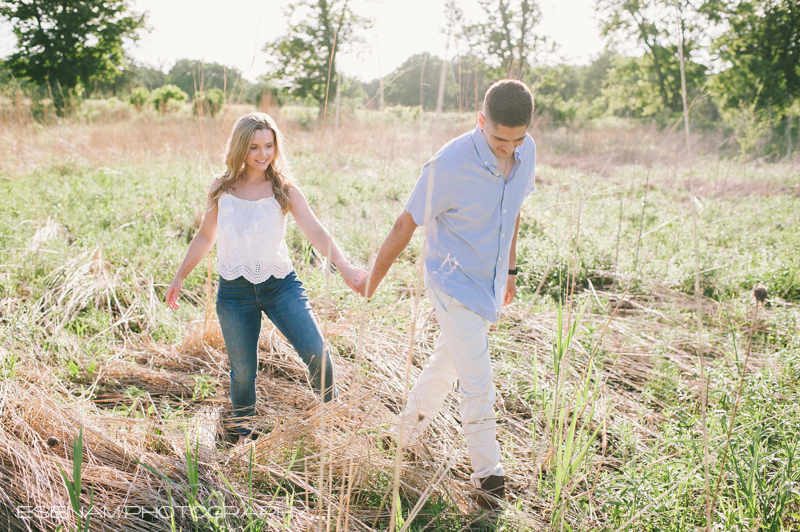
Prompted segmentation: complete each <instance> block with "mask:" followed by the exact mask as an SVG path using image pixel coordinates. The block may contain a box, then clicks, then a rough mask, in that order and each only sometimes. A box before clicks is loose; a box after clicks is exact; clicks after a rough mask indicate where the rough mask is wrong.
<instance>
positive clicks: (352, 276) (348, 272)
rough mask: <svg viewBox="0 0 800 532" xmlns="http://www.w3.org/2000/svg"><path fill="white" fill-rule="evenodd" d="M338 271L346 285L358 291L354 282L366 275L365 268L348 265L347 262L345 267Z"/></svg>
mask: <svg viewBox="0 0 800 532" xmlns="http://www.w3.org/2000/svg"><path fill="white" fill-rule="evenodd" d="M339 273H341V274H342V279H344V282H345V284H346V285H347V286H349V287H350V288H352V289H353V290H355V291H356V292H358V289H357V288H356V283H357V282H358V281H359V280H360V279H362V278H363V277H366V276H367V270H364V269H361V268H358V267H353V266H350V265H349V264H348V265H347V266H345V267H342V268H340V269H339Z"/></svg>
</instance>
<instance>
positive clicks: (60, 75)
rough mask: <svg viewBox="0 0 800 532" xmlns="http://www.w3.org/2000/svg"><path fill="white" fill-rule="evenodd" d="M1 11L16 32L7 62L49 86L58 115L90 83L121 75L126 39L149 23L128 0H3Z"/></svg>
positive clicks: (16, 71) (19, 72)
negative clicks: (131, 10) (15, 43)
mask: <svg viewBox="0 0 800 532" xmlns="http://www.w3.org/2000/svg"><path fill="white" fill-rule="evenodd" d="M0 16H2V17H4V18H7V19H9V20H10V21H11V22H12V23H13V25H14V34H15V35H16V37H17V48H18V51H17V52H15V53H13V54H12V55H11V57H9V59H8V60H7V64H8V67H9V68H10V70H11V71H12V73H14V75H16V76H19V77H27V78H29V79H31V80H32V81H34V82H35V83H37V84H39V85H40V86H43V87H45V88H47V89H49V90H50V91H51V93H52V95H53V101H54V104H55V106H56V109H57V110H58V112H59V113H60V114H63V112H64V110H65V106H66V105H67V104H68V102H69V101H70V100H71V99H72V98H73V97H74V96H77V95H80V93H81V92H82V88H83V87H85V86H88V85H89V83H91V82H93V81H95V80H97V81H100V82H109V81H112V80H113V79H114V78H115V77H116V76H118V75H119V67H120V66H121V65H122V64H123V62H124V51H123V49H122V44H123V41H125V40H126V39H127V40H136V39H137V38H138V36H137V32H138V31H139V30H141V29H142V28H144V23H145V15H143V14H137V13H133V12H130V1H129V0H80V1H78V0H36V1H26V0H0Z"/></svg>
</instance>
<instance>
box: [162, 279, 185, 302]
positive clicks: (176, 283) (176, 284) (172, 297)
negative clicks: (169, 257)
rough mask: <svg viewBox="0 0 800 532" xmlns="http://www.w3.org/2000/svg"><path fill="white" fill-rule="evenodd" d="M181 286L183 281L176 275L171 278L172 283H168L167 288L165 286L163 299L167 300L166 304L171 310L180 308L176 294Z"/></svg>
mask: <svg viewBox="0 0 800 532" xmlns="http://www.w3.org/2000/svg"><path fill="white" fill-rule="evenodd" d="M182 287H183V281H182V280H181V279H178V278H177V277H176V278H175V279H173V280H172V284H170V285H169V288H167V295H166V297H165V298H164V299H165V300H166V302H167V306H168V307H169V308H171V309H172V310H178V309H179V308H180V305H179V304H178V294H180V292H181V288H182Z"/></svg>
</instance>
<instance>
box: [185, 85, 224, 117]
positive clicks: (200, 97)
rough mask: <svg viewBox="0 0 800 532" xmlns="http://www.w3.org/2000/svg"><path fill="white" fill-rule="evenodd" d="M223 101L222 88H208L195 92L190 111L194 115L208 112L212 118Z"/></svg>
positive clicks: (220, 107)
mask: <svg viewBox="0 0 800 532" xmlns="http://www.w3.org/2000/svg"><path fill="white" fill-rule="evenodd" d="M224 103H225V93H223V92H222V90H220V89H217V88H213V89H208V90H207V91H203V92H198V93H197V96H196V97H195V99H194V103H193V104H192V112H193V113H194V114H196V115H200V114H208V115H210V116H211V117H212V118H213V117H214V116H216V114H217V113H218V112H219V111H220V110H221V109H222V105H223V104H224Z"/></svg>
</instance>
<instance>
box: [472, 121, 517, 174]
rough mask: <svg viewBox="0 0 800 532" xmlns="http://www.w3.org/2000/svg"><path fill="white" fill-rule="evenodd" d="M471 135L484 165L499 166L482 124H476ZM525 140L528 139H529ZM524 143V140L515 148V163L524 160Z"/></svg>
mask: <svg viewBox="0 0 800 532" xmlns="http://www.w3.org/2000/svg"><path fill="white" fill-rule="evenodd" d="M471 136H472V142H473V144H475V150H476V151H477V152H478V156H479V157H480V158H481V161H482V162H483V165H484V166H485V167H486V168H497V157H495V155H494V153H492V149H491V148H490V147H489V144H488V143H487V142H486V138H485V137H484V136H483V130H481V128H480V126H475V130H474V131H473V132H472V135H471ZM525 140H526V141H527V139H525ZM524 144H525V143H524V142H523V143H522V144H520V145H519V146H517V147H516V148H514V155H515V160H514V164H515V165H517V164H519V163H520V162H521V161H522V153H521V148H522V146H523V145H524Z"/></svg>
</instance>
